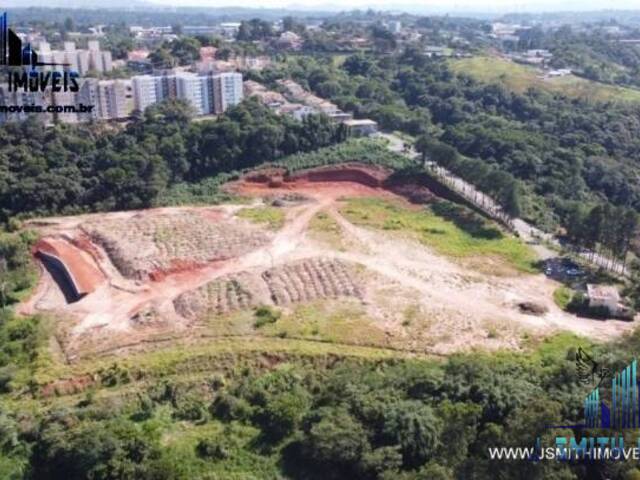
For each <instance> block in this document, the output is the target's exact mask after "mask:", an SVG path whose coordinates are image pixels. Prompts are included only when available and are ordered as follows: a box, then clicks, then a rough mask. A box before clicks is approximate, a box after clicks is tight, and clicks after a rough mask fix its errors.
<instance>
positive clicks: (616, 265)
mask: <svg viewBox="0 0 640 480" xmlns="http://www.w3.org/2000/svg"><path fill="white" fill-rule="evenodd" d="M379 136H380V137H382V138H385V139H386V140H388V142H389V143H388V147H389V149H390V150H391V151H392V152H395V153H400V154H402V155H406V156H408V157H410V158H412V159H413V158H416V157H418V155H419V154H418V152H416V151H415V150H414V148H413V147H409V148H408V149H405V142H404V140H402V138H400V137H398V136H397V135H395V134H392V133H380V134H379ZM425 167H427V168H431V169H433V170H435V171H436V172H437V173H438V175H439V176H440V177H441V178H444V180H445V182H446V184H447V186H449V187H451V188H452V189H454V190H455V191H456V192H457V193H459V194H460V195H462V196H463V197H465V198H466V199H467V200H469V201H470V202H472V203H473V204H475V205H477V206H478V207H480V208H482V209H483V210H486V211H487V213H489V214H490V215H492V216H494V217H495V216H505V217H507V216H506V214H504V213H503V210H502V206H501V205H500V204H498V202H496V201H495V200H493V199H492V198H491V197H490V196H488V195H486V194H484V193H482V192H480V191H479V190H477V189H476V188H475V187H474V186H473V185H471V184H470V183H469V182H467V181H465V180H463V179H462V178H460V177H458V176H456V175H454V174H453V173H451V172H450V171H448V170H447V169H445V168H443V167H441V166H439V165H437V164H436V163H435V162H430V161H427V162H425ZM508 218H509V219H510V220H511V223H512V226H513V229H514V230H515V231H516V232H517V233H518V235H519V236H520V238H522V239H523V240H524V241H525V242H527V243H531V244H534V246H535V247H536V248H535V250H536V251H537V252H538V254H539V255H540V257H541V258H542V259H546V258H550V257H553V256H556V253H555V252H554V251H553V250H551V249H549V248H547V247H546V246H544V245H541V244H540V242H541V241H543V242H545V243H547V244H549V245H551V246H552V247H557V248H561V247H562V244H561V243H560V241H559V240H558V238H557V237H556V236H555V235H552V234H550V233H546V232H543V231H542V230H540V229H539V228H536V227H534V226H533V225H531V224H530V223H528V222H526V221H525V220H523V219H521V218H510V217H508ZM579 255H580V256H581V257H582V258H584V259H585V260H586V261H588V262H590V263H593V264H595V265H598V266H600V267H603V268H606V269H609V270H613V271H615V272H618V273H620V272H621V273H622V274H623V275H625V276H629V269H628V268H626V267H625V266H624V265H623V264H622V263H621V262H619V261H617V260H615V261H614V260H611V259H610V258H608V257H606V256H603V255H601V254H599V253H595V252H591V251H589V250H582V251H581V252H580V253H579Z"/></svg>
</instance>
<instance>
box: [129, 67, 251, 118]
mask: <svg viewBox="0 0 640 480" xmlns="http://www.w3.org/2000/svg"><path fill="white" fill-rule="evenodd" d="M242 90H243V89H242V75H241V74H239V73H233V72H230V73H218V74H209V75H196V74H194V73H188V72H178V73H176V72H172V71H169V72H166V73H165V74H164V75H159V76H152V75H137V76H135V77H133V78H132V91H133V98H134V105H135V108H136V109H137V110H140V111H143V110H144V109H145V108H147V107H148V106H149V105H153V104H154V103H157V102H160V101H162V100H164V99H167V98H177V99H183V100H186V101H187V102H189V103H190V104H191V105H192V106H193V108H194V110H195V113H196V115H208V114H211V113H222V112H224V111H225V110H226V109H227V108H229V107H230V106H233V105H237V104H238V103H240V102H241V101H242V98H243V91H242Z"/></svg>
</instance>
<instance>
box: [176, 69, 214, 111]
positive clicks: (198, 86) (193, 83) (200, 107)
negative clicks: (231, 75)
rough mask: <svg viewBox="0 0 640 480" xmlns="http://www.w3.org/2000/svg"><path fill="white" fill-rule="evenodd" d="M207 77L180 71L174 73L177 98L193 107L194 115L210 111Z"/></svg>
mask: <svg viewBox="0 0 640 480" xmlns="http://www.w3.org/2000/svg"><path fill="white" fill-rule="evenodd" d="M208 80H209V79H208V77H204V76H198V75H194V74H192V73H181V74H179V75H176V92H177V98H180V99H183V100H186V101H187V102H189V103H190V104H191V106H192V107H193V109H194V111H195V114H196V115H207V114H209V113H211V103H210V99H211V98H210V95H209V91H210V89H209V85H208V84H209V81H208Z"/></svg>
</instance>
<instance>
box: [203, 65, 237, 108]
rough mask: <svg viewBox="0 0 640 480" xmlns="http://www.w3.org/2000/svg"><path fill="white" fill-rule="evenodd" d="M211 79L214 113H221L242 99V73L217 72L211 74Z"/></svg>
mask: <svg viewBox="0 0 640 480" xmlns="http://www.w3.org/2000/svg"><path fill="white" fill-rule="evenodd" d="M211 80H212V84H213V112H214V113H222V112H224V111H225V110H226V109H227V108H229V107H231V106H234V105H237V104H239V103H240V102H241V101H242V98H243V90H242V75H241V74H240V73H235V72H226V73H217V74H214V75H212V76H211Z"/></svg>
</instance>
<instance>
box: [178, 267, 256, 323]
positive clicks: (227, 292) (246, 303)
mask: <svg viewBox="0 0 640 480" xmlns="http://www.w3.org/2000/svg"><path fill="white" fill-rule="evenodd" d="M252 283H253V282H252V278H251V275H249V274H247V273H239V274H237V275H229V276H226V277H223V278H220V279H218V280H216V281H214V282H209V283H207V284H206V285H203V286H202V287H200V288H198V289H196V290H191V291H189V292H185V293H183V294H182V295H180V296H178V297H177V298H176V299H175V300H174V302H173V304H174V306H175V308H176V312H177V313H179V314H180V315H182V316H183V317H185V318H188V319H190V320H199V319H201V318H202V317H203V316H210V315H224V314H227V313H229V312H232V311H234V310H242V309H247V308H250V307H252V306H254V305H255V302H256V297H257V295H256V292H255V289H252ZM252 290H254V291H252Z"/></svg>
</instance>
